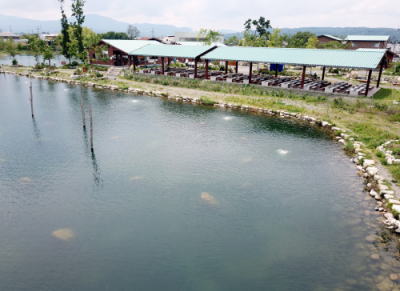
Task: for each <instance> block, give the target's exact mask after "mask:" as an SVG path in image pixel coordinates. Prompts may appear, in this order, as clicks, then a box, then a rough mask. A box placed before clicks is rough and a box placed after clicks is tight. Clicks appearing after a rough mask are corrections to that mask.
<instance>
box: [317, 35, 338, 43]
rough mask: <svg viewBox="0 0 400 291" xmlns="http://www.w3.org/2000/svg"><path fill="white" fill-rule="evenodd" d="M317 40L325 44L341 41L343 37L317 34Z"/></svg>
mask: <svg viewBox="0 0 400 291" xmlns="http://www.w3.org/2000/svg"><path fill="white" fill-rule="evenodd" d="M317 38H318V42H319V43H320V44H325V43H328V42H332V41H333V42H340V43H341V42H343V39H341V38H340V37H336V36H333V35H330V34H322V35H318V37H317Z"/></svg>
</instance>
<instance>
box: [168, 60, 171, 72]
mask: <svg viewBox="0 0 400 291" xmlns="http://www.w3.org/2000/svg"><path fill="white" fill-rule="evenodd" d="M170 65H171V59H170V58H167V71H169V66H170Z"/></svg>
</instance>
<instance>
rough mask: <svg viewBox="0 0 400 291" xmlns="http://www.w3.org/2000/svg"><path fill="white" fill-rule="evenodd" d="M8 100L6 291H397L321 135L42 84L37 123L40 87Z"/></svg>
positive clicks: (3, 101)
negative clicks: (84, 112)
mask: <svg viewBox="0 0 400 291" xmlns="http://www.w3.org/2000/svg"><path fill="white" fill-rule="evenodd" d="M0 86H1V91H0V141H1V142H0V234H1V235H0V246H1V248H0V290H59V291H60V290H97V291H98V290H196V291H197V290H199V291H200V290H201V291H203V290H229V291H235V290H334V289H335V288H337V290H396V289H395V288H397V282H396V279H397V277H396V276H398V275H399V274H400V268H399V262H398V260H397V257H396V256H397V253H396V243H397V241H396V239H395V238H393V237H392V236H391V235H390V234H389V233H387V232H386V231H385V230H384V229H383V228H382V224H381V222H380V221H379V220H381V216H380V215H378V214H376V213H375V212H374V211H373V208H374V205H375V204H374V201H372V200H371V199H370V198H369V197H368V195H367V194H366V193H364V192H362V191H361V189H362V188H363V185H362V180H361V179H360V178H359V177H358V176H357V174H356V171H355V168H354V165H353V164H351V163H350V161H349V158H348V157H346V156H345V155H344V154H343V152H342V150H341V149H340V147H339V146H338V145H337V144H335V143H333V142H332V141H331V140H329V139H328V138H327V137H326V136H325V135H324V134H322V133H321V132H319V131H317V130H315V129H311V128H308V127H305V126H301V125H298V124H295V123H293V122H290V121H282V120H278V119H274V118H267V117H263V116H257V115H246V114H244V113H240V112H227V111H219V110H215V109H212V108H207V107H202V106H193V105H188V104H179V103H173V102H169V101H166V100H163V99H158V98H152V97H144V96H133V95H129V94H123V93H114V92H109V91H96V90H91V89H87V88H80V87H74V86H70V85H67V84H63V83H51V82H47V81H43V80H33V95H34V108H35V119H34V120H32V118H31V116H30V105H29V102H28V97H29V94H28V92H29V91H28V79H26V78H21V77H15V76H11V75H5V76H4V75H0ZM81 94H82V95H83V98H84V100H85V103H86V104H87V103H89V102H90V103H91V104H92V107H93V118H94V145H95V155H91V153H90V149H89V148H88V139H87V135H86V134H85V133H84V132H83V130H82V121H81V112H80V96H81ZM371 256H372V257H371Z"/></svg>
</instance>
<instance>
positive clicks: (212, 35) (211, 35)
mask: <svg viewBox="0 0 400 291" xmlns="http://www.w3.org/2000/svg"><path fill="white" fill-rule="evenodd" d="M221 36H222V35H221V34H220V33H219V32H218V31H215V30H212V29H205V28H202V29H200V32H199V34H198V38H204V44H207V45H210V44H212V43H214V42H218V41H219V40H220V39H221Z"/></svg>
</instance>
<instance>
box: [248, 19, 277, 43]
mask: <svg viewBox="0 0 400 291" xmlns="http://www.w3.org/2000/svg"><path fill="white" fill-rule="evenodd" d="M270 29H271V22H270V21H269V20H267V19H265V17H263V16H260V17H259V19H258V20H257V19H250V18H249V19H247V20H246V21H245V23H244V37H243V40H242V41H241V42H240V45H243V46H268V40H269V36H270Z"/></svg>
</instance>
